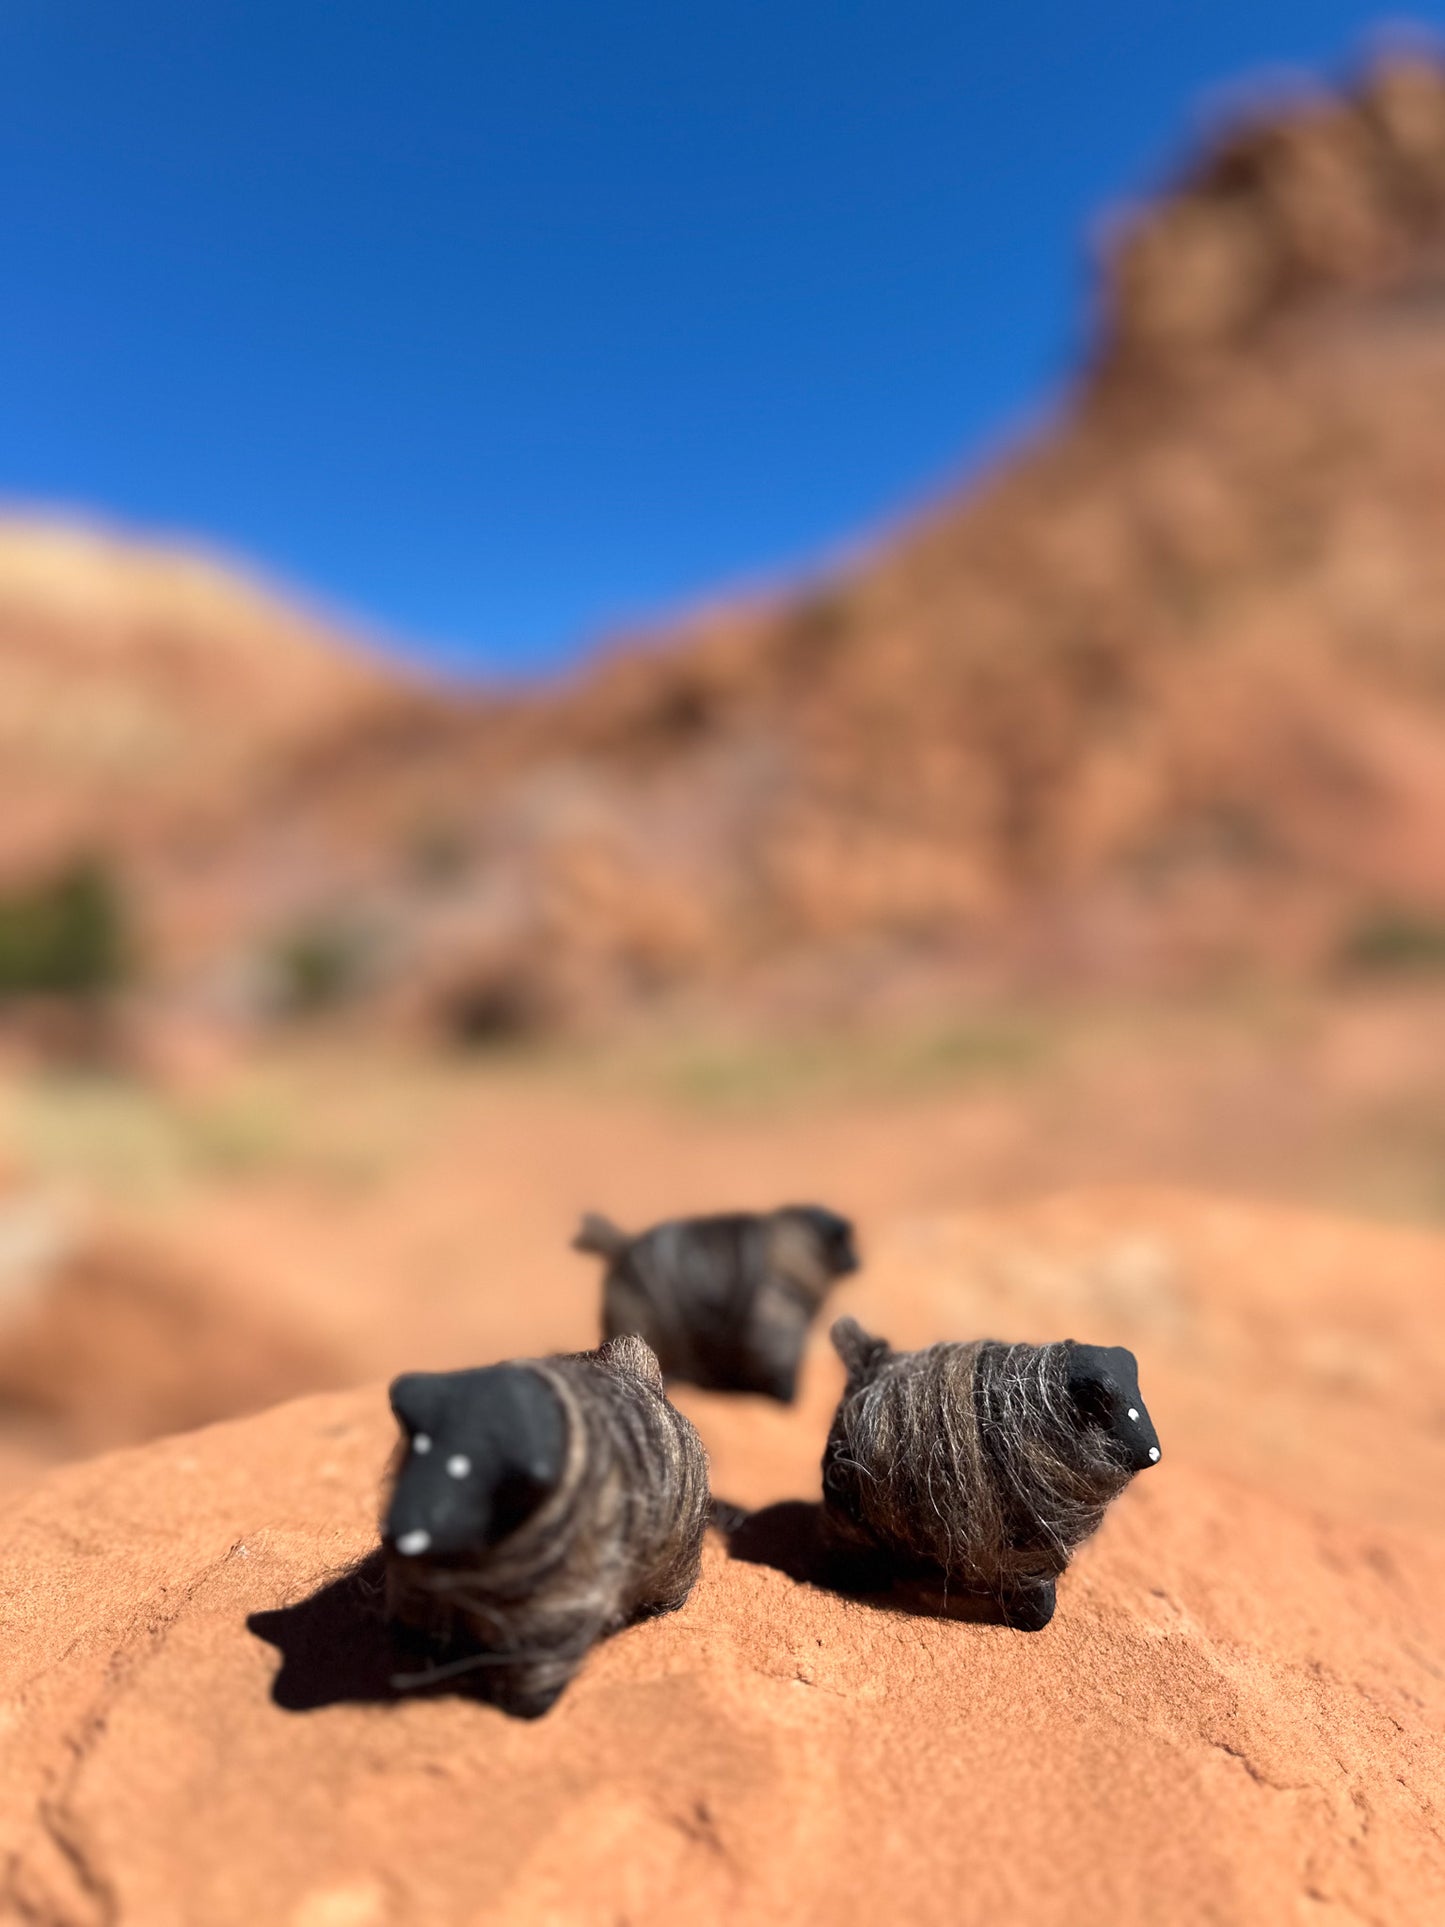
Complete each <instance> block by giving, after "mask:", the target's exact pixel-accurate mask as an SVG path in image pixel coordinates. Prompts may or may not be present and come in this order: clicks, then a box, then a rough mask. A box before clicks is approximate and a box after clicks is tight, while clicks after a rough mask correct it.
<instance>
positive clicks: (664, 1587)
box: [382, 1336, 708, 1718]
mask: <svg viewBox="0 0 1445 1927" xmlns="http://www.w3.org/2000/svg"><path fill="white" fill-rule="evenodd" d="M391 1408H392V1411H393V1413H394V1414H395V1416H396V1419H397V1423H398V1425H399V1427H400V1429H401V1435H402V1436H401V1440H400V1442H399V1445H398V1448H397V1453H396V1456H395V1459H394V1461H393V1467H392V1475H391V1484H390V1490H389V1494H388V1498H387V1504H386V1512H385V1520H384V1525H383V1529H382V1545H383V1551H384V1556H385V1564H386V1610H387V1615H388V1618H389V1619H390V1620H391V1621H392V1622H393V1623H394V1625H396V1626H397V1627H399V1628H403V1629H406V1631H407V1632H408V1633H409V1634H410V1635H412V1636H417V1635H419V1636H421V1637H422V1638H424V1639H425V1640H426V1642H427V1643H428V1645H429V1646H430V1648H431V1652H432V1658H433V1662H434V1663H433V1665H432V1667H431V1668H430V1670H429V1671H428V1672H426V1673H424V1674H419V1675H417V1676H416V1678H415V1679H414V1680H413V1681H412V1682H411V1683H413V1684H423V1683H428V1682H429V1681H430V1680H431V1679H433V1678H439V1677H442V1676H446V1675H450V1674H453V1673H462V1672H468V1671H472V1670H473V1669H475V1670H476V1675H477V1678H478V1680H479V1682H480V1686H481V1691H482V1693H483V1695H484V1696H485V1697H486V1698H488V1699H490V1700H491V1701H493V1702H494V1703H495V1704H497V1705H499V1706H501V1707H502V1708H503V1709H504V1710H505V1711H507V1712H510V1713H514V1714H517V1715H519V1716H521V1717H524V1718H535V1717H537V1716H538V1715H539V1714H542V1713H545V1712H546V1711H547V1709H548V1708H549V1707H550V1706H551V1705H552V1704H553V1702H554V1701H555V1700H556V1699H557V1697H558V1695H559V1694H560V1693H561V1692H562V1691H563V1689H564V1688H565V1687H566V1686H567V1684H568V1683H569V1681H570V1680H571V1679H572V1678H573V1676H574V1674H575V1673H576V1672H577V1670H578V1668H579V1667H580V1666H581V1664H582V1661H583V1659H584V1658H585V1657H586V1655H587V1653H588V1651H589V1649H590V1648H591V1647H592V1646H593V1645H594V1644H595V1642H596V1641H597V1640H599V1639H601V1638H603V1637H605V1636H606V1635H607V1634H608V1633H611V1632H614V1631H616V1630H617V1628H619V1627H621V1626H624V1625H626V1624H627V1623H629V1622H630V1621H632V1620H635V1619H640V1618H644V1617H647V1616H650V1615H652V1614H655V1613H664V1612H672V1611H674V1610H676V1608H677V1607H679V1606H681V1605H682V1604H683V1603H684V1601H685V1600H686V1599H687V1597H688V1594H689V1593H690V1592H691V1590H692V1587H693V1585H694V1583H695V1581H696V1579H697V1574H698V1568H699V1564H700V1561H701V1556H702V1540H703V1533H704V1530H705V1527H706V1522H707V1504H708V1474H707V1456H706V1454H705V1452H704V1451H703V1446H702V1441H701V1440H700V1439H699V1437H698V1435H697V1433H696V1431H695V1430H694V1429H693V1427H692V1425H691V1424H690V1423H689V1422H688V1420H687V1419H686V1418H684V1417H683V1415H682V1414H681V1412H679V1411H678V1410H677V1409H676V1408H675V1407H674V1406H673V1405H672V1404H670V1403H669V1401H668V1399H667V1397H666V1395H665V1393H664V1391H663V1385H662V1374H661V1372H660V1370H659V1368H658V1364H657V1360H656V1358H655V1357H654V1356H653V1354H652V1352H651V1351H649V1349H648V1347H647V1346H646V1345H645V1344H644V1343H643V1341H642V1340H641V1339H640V1338H636V1337H632V1336H623V1337H618V1338H613V1339H610V1340H609V1341H608V1342H607V1343H606V1344H604V1345H602V1346H601V1347H600V1348H599V1349H598V1350H597V1351H592V1352H579V1353H575V1354H572V1355H567V1356H558V1357H550V1358H537V1359H526V1360H522V1361H518V1362H514V1363H510V1364H504V1365H488V1366H483V1367H481V1368H479V1369H477V1370H473V1371H460V1372H411V1373H408V1374H407V1375H406V1376H404V1377H402V1378H398V1379H397V1380H396V1381H395V1383H394V1384H393V1385H392V1387H391Z"/></svg>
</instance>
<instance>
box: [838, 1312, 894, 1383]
mask: <svg viewBox="0 0 1445 1927" xmlns="http://www.w3.org/2000/svg"><path fill="white" fill-rule="evenodd" d="M828 1336H829V1337H830V1338H831V1339H832V1341H833V1350H834V1351H835V1352H836V1353H837V1354H838V1356H839V1358H841V1359H842V1361H843V1366H844V1369H845V1370H846V1372H847V1374H848V1385H849V1388H850V1389H851V1388H852V1387H853V1386H855V1385H866V1384H867V1382H868V1380H869V1379H870V1378H872V1377H874V1375H875V1374H876V1373H877V1372H878V1370H879V1368H880V1367H881V1366H883V1365H885V1364H886V1363H887V1362H888V1360H889V1359H890V1358H892V1356H893V1351H892V1348H891V1347H890V1345H889V1343H888V1340H887V1339H886V1338H875V1337H874V1336H873V1335H872V1333H871V1332H866V1331H864V1329H863V1327H862V1326H861V1325H860V1324H859V1323H858V1320H857V1319H856V1318H840V1319H838V1320H837V1322H836V1323H835V1324H834V1326H833V1329H832V1330H831V1331H830V1332H829V1334H828Z"/></svg>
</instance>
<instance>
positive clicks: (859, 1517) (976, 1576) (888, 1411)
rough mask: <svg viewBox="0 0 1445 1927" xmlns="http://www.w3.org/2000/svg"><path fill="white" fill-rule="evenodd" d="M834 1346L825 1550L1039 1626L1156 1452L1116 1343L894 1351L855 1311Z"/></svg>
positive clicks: (1131, 1371) (1129, 1362)
mask: <svg viewBox="0 0 1445 1927" xmlns="http://www.w3.org/2000/svg"><path fill="white" fill-rule="evenodd" d="M832 1339H833V1344H834V1346H835V1348H836V1350H837V1352H838V1354H839V1356H840V1357H841V1358H842V1360H843V1363H844V1365H845V1366H846V1368H847V1372H848V1382H847V1386H846V1388H845V1390H844V1393H843V1397H842V1400H841V1402H840V1404H839V1406H838V1410H837V1413H836V1415H835V1416H834V1420H833V1429H832V1432H831V1433H830V1435H829V1438H828V1444H827V1449H826V1451H825V1453H824V1456H823V1503H824V1536H825V1543H826V1544H827V1546H828V1549H829V1552H830V1554H831V1555H832V1556H833V1557H834V1559H835V1560H838V1559H842V1560H848V1559H853V1560H856V1561H858V1562H859V1564H860V1566H861V1569H862V1570H865V1571H866V1570H869V1569H870V1568H871V1569H872V1570H873V1571H874V1572H875V1573H876V1572H882V1571H886V1573H887V1574H888V1576H889V1577H894V1576H897V1577H907V1576H912V1577H918V1576H920V1575H932V1576H941V1577H942V1578H943V1579H944V1581H945V1583H950V1582H951V1583H953V1584H955V1585H957V1586H958V1587H959V1588H960V1589H961V1590H963V1591H965V1592H972V1593H982V1594H987V1595H989V1596H990V1597H992V1598H993V1599H994V1600H995V1601H996V1602H997V1603H998V1606H999V1608H1000V1611H1001V1613H1002V1616H1003V1618H1004V1619H1005V1620H1006V1621H1007V1623H1008V1624H1010V1625H1013V1626H1017V1627H1021V1628H1024V1629H1026V1630H1030V1631H1036V1630H1037V1629H1038V1628H1040V1627H1043V1626H1046V1625H1047V1624H1048V1622H1049V1620H1050V1619H1051V1618H1052V1617H1053V1613H1054V1586H1055V1581H1056V1580H1057V1578H1058V1577H1059V1575H1060V1574H1061V1573H1062V1572H1063V1571H1064V1569H1065V1567H1066V1566H1067V1565H1068V1563H1069V1559H1070V1557H1071V1555H1072V1553H1073V1551H1074V1548H1075V1547H1076V1546H1077V1545H1078V1544H1079V1543H1080V1542H1081V1541H1082V1540H1084V1539H1087V1538H1088V1537H1089V1535H1090V1534H1091V1533H1092V1532H1094V1531H1096V1530H1097V1528H1098V1526H1099V1525H1100V1523H1101V1522H1102V1520H1103V1517H1104V1513H1105V1510H1106V1509H1107V1507H1108V1505H1109V1502H1110V1500H1111V1499H1115V1498H1117V1497H1118V1495H1119V1494H1120V1493H1121V1492H1122V1491H1123V1490H1124V1488H1125V1486H1126V1485H1127V1484H1128V1483H1129V1481H1130V1479H1132V1478H1133V1476H1134V1474H1135V1473H1136V1472H1142V1471H1143V1470H1144V1469H1145V1468H1146V1467H1147V1466H1150V1465H1153V1464H1155V1463H1156V1462H1157V1461H1158V1458H1159V1440H1158V1435H1157V1434H1156V1432H1155V1430H1154V1427H1153V1424H1152V1423H1151V1421H1150V1418H1149V1414H1148V1412H1147V1411H1146V1410H1145V1408H1144V1401H1143V1399H1142V1398H1141V1397H1140V1395H1139V1373H1138V1367H1137V1365H1136V1363H1135V1360H1134V1355H1133V1353H1132V1352H1129V1351H1125V1350H1124V1349H1123V1348H1122V1347H1121V1346H1097V1345H1076V1344H1075V1343H1074V1342H1073V1340H1072V1339H1065V1340H1064V1341H1063V1342H1062V1343H1059V1344H1054V1345H1002V1344H998V1343H996V1342H995V1341H993V1340H991V1339H985V1340H981V1341H979V1342H977V1343H974V1344H965V1345H954V1344H943V1345H930V1346H929V1347H928V1348H927V1350H925V1351H918V1352H895V1351H893V1350H891V1349H890V1347H889V1345H888V1343H887V1341H886V1340H885V1339H881V1338H873V1337H870V1336H869V1334H868V1333H867V1332H865V1331H864V1330H863V1328H862V1326H861V1325H859V1324H858V1323H857V1322H856V1321H855V1320H853V1319H851V1318H840V1319H839V1320H838V1322H837V1324H836V1325H834V1327H833V1331H832Z"/></svg>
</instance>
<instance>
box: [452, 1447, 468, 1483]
mask: <svg viewBox="0 0 1445 1927" xmlns="http://www.w3.org/2000/svg"><path fill="white" fill-rule="evenodd" d="M471 1469H472V1462H471V1460H470V1459H469V1458H468V1457H467V1455H466V1453H465V1452H454V1453H453V1454H452V1456H451V1458H449V1459H448V1460H447V1471H448V1472H449V1473H450V1474H451V1476H452V1477H453V1478H454V1479H464V1478H465V1477H466V1476H467V1474H468V1472H470V1471H471Z"/></svg>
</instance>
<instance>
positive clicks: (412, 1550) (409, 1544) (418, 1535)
mask: <svg viewBox="0 0 1445 1927" xmlns="http://www.w3.org/2000/svg"><path fill="white" fill-rule="evenodd" d="M430 1544H431V1534H430V1533H429V1532H424V1531H423V1530H422V1528H421V1527H420V1526H418V1527H417V1529H416V1531H415V1532H404V1533H403V1534H402V1535H401V1537H400V1538H399V1539H398V1540H397V1542H396V1549H397V1551H398V1552H404V1553H405V1554H406V1556H407V1558H408V1559H414V1558H415V1557H416V1555H417V1554H418V1553H419V1552H425V1551H426V1549H427V1547H428V1546H430Z"/></svg>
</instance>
